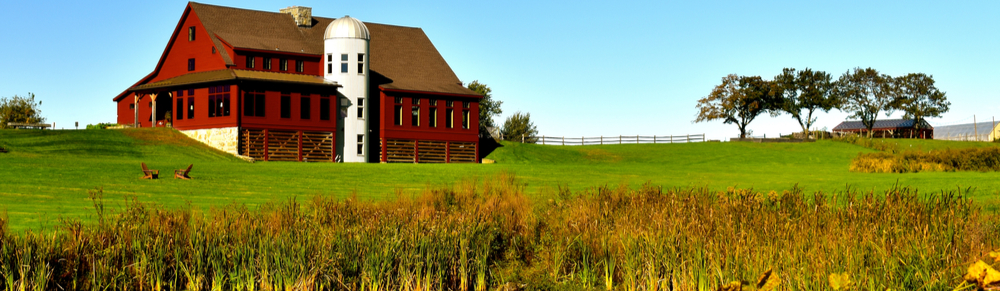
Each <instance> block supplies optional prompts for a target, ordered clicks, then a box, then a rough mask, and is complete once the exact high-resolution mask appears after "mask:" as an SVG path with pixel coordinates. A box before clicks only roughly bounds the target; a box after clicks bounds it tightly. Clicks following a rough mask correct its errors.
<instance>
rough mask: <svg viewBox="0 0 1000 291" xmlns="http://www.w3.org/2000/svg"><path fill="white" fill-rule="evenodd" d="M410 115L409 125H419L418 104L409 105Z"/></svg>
mask: <svg viewBox="0 0 1000 291" xmlns="http://www.w3.org/2000/svg"><path fill="white" fill-rule="evenodd" d="M410 115H411V116H410V125H412V126H420V106H413V107H411V110H410Z"/></svg>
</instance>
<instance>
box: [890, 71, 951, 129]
mask: <svg viewBox="0 0 1000 291" xmlns="http://www.w3.org/2000/svg"><path fill="white" fill-rule="evenodd" d="M896 81H897V83H898V85H899V92H900V94H899V98H898V99H897V100H896V104H895V107H897V108H899V109H900V110H902V111H903V112H905V114H904V115H903V118H906V119H911V120H913V121H914V123H913V127H914V128H915V129H920V124H921V123H922V121H923V120H924V117H941V114H944V113H945V112H948V106H951V102H948V98H947V97H946V96H945V94H944V92H941V91H938V89H937V87H934V77H933V76H928V75H925V74H923V73H911V74H908V75H906V76H902V77H898V78H896Z"/></svg>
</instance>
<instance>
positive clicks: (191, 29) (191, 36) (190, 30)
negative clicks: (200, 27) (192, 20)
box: [188, 26, 194, 41]
mask: <svg viewBox="0 0 1000 291" xmlns="http://www.w3.org/2000/svg"><path fill="white" fill-rule="evenodd" d="M188 41H194V26H191V27H188Z"/></svg>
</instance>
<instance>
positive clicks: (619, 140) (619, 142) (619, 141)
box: [618, 134, 622, 144]
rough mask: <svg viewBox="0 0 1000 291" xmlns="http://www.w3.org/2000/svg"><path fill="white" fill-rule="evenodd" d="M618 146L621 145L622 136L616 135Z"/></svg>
mask: <svg viewBox="0 0 1000 291" xmlns="http://www.w3.org/2000/svg"><path fill="white" fill-rule="evenodd" d="M618 144H622V136H621V135H620V134H619V135H618Z"/></svg>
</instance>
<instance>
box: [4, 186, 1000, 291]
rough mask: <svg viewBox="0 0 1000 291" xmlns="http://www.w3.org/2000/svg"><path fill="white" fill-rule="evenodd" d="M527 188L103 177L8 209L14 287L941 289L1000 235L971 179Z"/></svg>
mask: <svg viewBox="0 0 1000 291" xmlns="http://www.w3.org/2000/svg"><path fill="white" fill-rule="evenodd" d="M524 189H525V185H524V183H523V182H521V181H519V180H518V179H517V178H516V177H515V176H514V175H513V174H510V173H503V174H500V175H498V176H496V177H490V178H488V179H483V180H481V181H477V180H468V181H464V182H461V183H458V184H457V185H455V186H454V187H436V188H435V187H428V188H427V189H425V190H424V191H423V192H421V193H416V194H413V195H407V194H402V193H401V194H399V195H398V197H397V198H396V199H393V200H390V201H358V200H356V199H346V200H338V199H333V198H328V197H324V196H316V197H313V198H311V199H308V200H307V201H305V202H299V201H297V200H296V199H290V200H287V201H280V202H275V203H270V204H267V205H263V206H261V207H259V208H256V209H249V208H247V207H246V206H244V205H239V204H233V205H229V206H226V207H218V208H213V209H209V210H207V211H204V212H203V211H200V210H197V209H192V208H191V207H186V208H181V209H166V208H163V207H161V206H157V205H152V204H146V203H143V202H141V201H137V200H135V199H130V200H128V201H127V202H126V203H125V207H124V208H122V209H121V210H113V209H110V208H109V209H105V208H104V202H103V198H102V190H101V189H95V190H94V191H92V192H91V196H92V199H93V200H94V208H95V215H96V216H98V217H99V218H98V219H95V220H94V221H95V222H94V223H83V222H80V221H73V220H69V221H64V222H63V227H62V228H61V229H60V230H58V231H56V232H49V233H34V232H25V233H17V234H15V233H10V232H9V231H7V228H6V224H7V219H6V217H5V216H3V217H0V289H2V290H65V289H69V290H98V289H101V290H103V289H114V290H125V289H131V290H366V291H367V290H475V291H480V290H521V289H526V290H559V289H562V290H577V289H603V290H637V291H639V290H642V291H653V290H693V289H698V290H709V289H716V290H777V289H782V290H815V289H826V288H833V289H838V288H855V289H880V290H882V289H896V290H921V289H923V290H940V289H945V288H951V287H952V286H957V285H959V284H962V275H963V274H964V273H965V271H966V266H968V265H969V264H970V263H971V262H975V261H978V260H980V259H983V258H984V257H985V256H986V255H987V254H988V253H989V252H990V251H995V250H997V249H998V248H1000V219H998V217H997V215H996V214H994V213H992V212H982V211H980V208H979V206H977V205H976V204H974V203H973V202H972V201H971V200H970V199H968V198H966V195H967V194H968V193H967V190H966V191H963V190H957V191H944V192H940V193H933V194H920V193H919V192H918V191H916V190H915V189H910V188H906V187H893V188H892V189H889V190H886V191H883V192H877V193H876V192H874V191H860V190H857V189H846V190H844V191H841V192H837V193H823V192H815V193H805V192H804V191H802V189H801V188H798V187H793V188H791V189H789V190H786V191H782V192H775V191H770V192H768V193H760V192H757V191H754V190H753V189H739V188H731V189H727V190H725V191H711V190H708V189H705V188H674V189H666V190H665V189H662V188H661V187H657V186H654V185H650V184H648V183H647V184H645V185H642V186H640V187H637V188H629V187H626V186H619V187H608V186H602V187H592V188H589V189H587V190H584V191H580V192H576V193H571V192H569V191H564V190H562V189H560V191H559V193H558V194H555V195H548V197H553V199H549V200H545V201H532V200H530V199H528V198H527V197H528V196H527V195H526V193H524ZM991 262H992V261H991ZM994 264H995V263H994Z"/></svg>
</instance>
